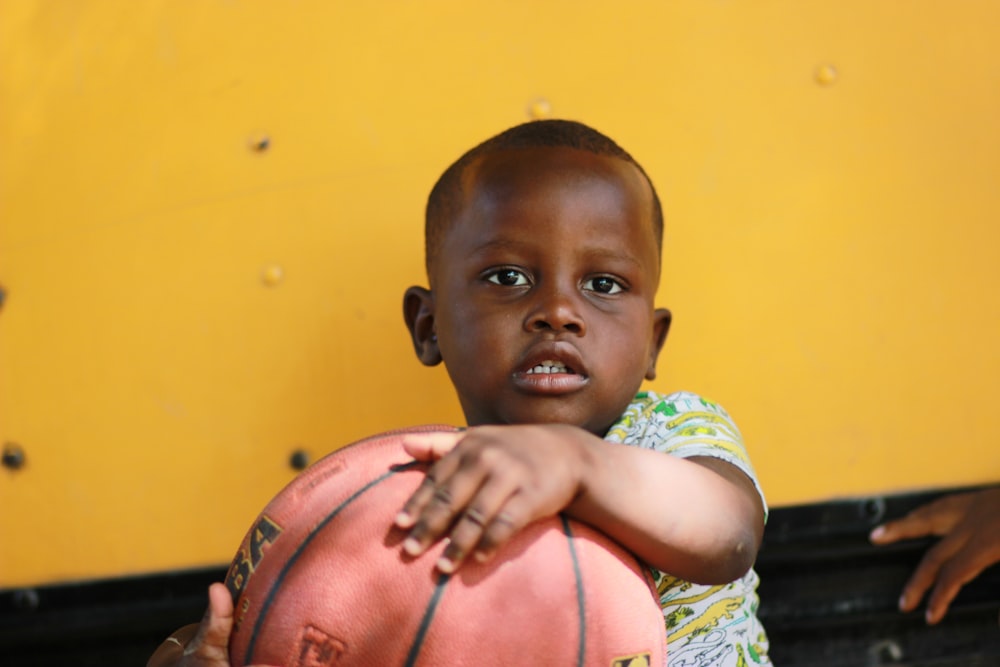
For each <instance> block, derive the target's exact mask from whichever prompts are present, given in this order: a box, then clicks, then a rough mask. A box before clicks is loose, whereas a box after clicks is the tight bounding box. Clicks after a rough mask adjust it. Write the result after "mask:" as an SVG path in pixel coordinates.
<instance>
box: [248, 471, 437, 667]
mask: <svg viewBox="0 0 1000 667" xmlns="http://www.w3.org/2000/svg"><path fill="white" fill-rule="evenodd" d="M418 465H420V462H419V461H413V462H411V463H405V464H400V465H396V466H393V467H392V468H390V469H389V472H386V473H384V474H382V475H380V476H379V477H376V478H375V479H373V480H372V481H370V482H368V483H367V484H365V485H364V486H362V487H361V488H360V489H358V490H357V491H355V492H354V493H353V494H351V495H350V496H349V497H348V498H347V499H346V500H344V502H342V503H340V504H339V505H337V506H336V507H335V508H333V511H331V512H330V513H329V514H327V515H326V517H325V518H324V519H323V520H322V521H321V522H320V523H318V524H317V525H316V527H315V528H313V529H312V530H311V531H309V534H308V535H306V537H305V538H304V539H303V540H302V542H300V543H299V546H298V547H296V548H295V551H293V552H292V555H291V556H290V557H289V558H288V560H287V561H285V564H284V565H283V566H282V568H281V570H280V571H279V572H278V575H277V576H276V577H275V578H274V582H273V583H272V584H271V587H270V588H269V589H268V591H267V595H265V596H264V602H263V604H262V605H261V608H260V612H259V613H258V614H257V620H256V622H255V623H254V626H253V631H252V632H251V633H250V639H249V640H248V641H247V650H246V658H245V661H246V662H247V663H251V662H253V657H254V651H255V650H256V644H257V635H258V634H259V632H260V629H261V626H262V625H263V624H264V621H265V620H266V619H267V612H268V610H269V609H270V608H271V604H272V603H273V602H274V598H275V595H276V594H277V590H278V588H280V586H281V583H282V582H283V581H284V579H285V576H287V574H288V572H289V570H291V569H292V567H293V566H294V565H295V562H296V561H297V560H298V559H299V556H301V555H302V552H304V551H305V549H306V547H307V546H309V543H310V542H312V540H313V538H314V537H316V535H317V534H318V533H319V532H320V531H321V530H322V529H323V528H325V527H326V525H327V524H328V523H330V522H331V521H333V520H334V519H335V518H336V517H337V515H338V514H340V513H341V512H342V511H343V510H344V508H345V507H347V506H348V505H350V504H351V503H352V502H354V501H355V500H357V499H358V498H359V497H361V495H362V494H364V493H365V492H366V491H368V490H369V489H371V488H372V487H374V486H377V485H378V484H380V483H382V482H383V481H385V480H387V479H388V478H390V477H392V476H393V475H395V474H396V473H397V472H402V471H404V470H410V469H412V468H415V467H417V466H418Z"/></svg>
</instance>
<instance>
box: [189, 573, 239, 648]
mask: <svg viewBox="0 0 1000 667" xmlns="http://www.w3.org/2000/svg"><path fill="white" fill-rule="evenodd" d="M232 629H233V599H232V597H231V596H230V595H229V590H228V589H227V588H226V587H225V586H224V585H223V584H220V583H214V584H212V585H211V586H209V587H208V609H206V610H205V616H204V618H202V620H201V625H200V626H198V632H197V633H196V634H195V636H194V638H192V639H191V641H190V642H188V645H187V647H186V648H185V649H184V655H185V656H192V657H195V658H198V659H200V660H207V661H212V662H217V663H221V664H228V663H229V635H230V633H231V632H232Z"/></svg>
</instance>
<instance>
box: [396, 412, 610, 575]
mask: <svg viewBox="0 0 1000 667" xmlns="http://www.w3.org/2000/svg"><path fill="white" fill-rule="evenodd" d="M587 437H593V436H590V434H588V433H586V432H584V431H582V430H580V429H577V428H574V427H570V426H558V425H547V426H542V425H518V426H480V427H475V428H472V429H469V430H468V431H465V432H460V433H431V434H413V435H408V436H406V437H405V438H404V439H403V448H404V449H405V450H406V451H407V453H409V454H410V455H411V456H413V457H414V458H415V459H417V460H421V461H436V463H434V465H433V466H432V467H431V469H430V470H429V471H428V473H427V477H426V479H424V481H423V483H422V484H421V485H420V487H419V488H418V489H417V490H416V491H415V492H414V494H413V495H412V496H411V497H410V499H409V500H408V501H407V502H406V504H405V505H404V507H403V509H402V511H401V512H400V513H399V515H398V516H397V517H396V525H397V526H398V527H400V528H402V529H404V530H405V529H409V530H410V534H409V536H408V537H407V539H406V541H405V542H404V543H403V549H404V550H405V551H406V552H407V553H408V554H410V555H411V556H417V555H419V554H421V553H423V552H424V551H426V550H427V548H428V547H430V545H432V544H433V543H434V542H436V541H437V540H438V539H440V538H442V537H444V536H445V535H447V537H448V540H449V542H448V546H447V547H446V548H445V550H444V553H443V554H442V556H441V558H440V559H439V560H438V562H437V567H438V569H439V570H441V571H442V572H446V573H450V572H454V571H455V570H456V569H457V568H458V567H459V566H460V565H461V564H462V561H463V560H465V558H466V557H467V556H469V554H473V557H474V558H476V560H478V561H481V562H482V561H486V560H488V559H489V558H490V557H492V556H493V554H494V553H495V552H496V550H497V548H498V547H499V546H500V545H502V544H503V543H505V542H506V541H507V540H509V539H510V538H511V536H513V535H514V534H515V533H516V532H517V531H519V530H520V529H521V528H523V527H524V526H526V525H527V524H529V523H531V522H532V521H535V520H536V519H540V518H542V517H546V516H552V515H554V514H557V513H558V512H560V511H561V510H563V509H564V508H566V507H567V506H568V505H569V504H570V503H571V502H572V501H573V499H574V498H575V497H576V495H577V494H578V493H579V490H580V480H581V479H582V469H583V466H584V460H585V457H586V451H587V448H586V443H587ZM449 531H450V532H449Z"/></svg>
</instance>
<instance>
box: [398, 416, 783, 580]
mask: <svg viewBox="0 0 1000 667" xmlns="http://www.w3.org/2000/svg"><path fill="white" fill-rule="evenodd" d="M456 445H457V446H456ZM404 447H406V448H407V450H408V451H409V452H410V453H411V454H412V455H414V456H415V457H416V458H419V459H424V460H433V459H440V460H438V462H437V463H436V464H435V465H434V467H433V468H432V469H431V471H430V472H429V474H428V477H427V480H425V483H424V484H423V485H421V487H420V488H419V489H418V490H417V492H416V493H415V494H414V496H413V497H412V498H411V499H410V500H409V501H408V502H407V504H406V505H405V506H404V508H403V511H402V512H401V513H400V516H399V518H398V519H397V525H398V526H400V527H401V528H404V529H410V536H409V538H408V539H407V540H406V542H404V548H405V549H406V550H407V551H409V552H410V553H411V554H417V553H420V552H422V551H423V550H424V549H426V548H427V547H428V546H429V545H430V544H432V543H433V542H434V541H436V540H437V539H439V538H441V537H444V536H445V535H446V534H447V536H448V537H449V539H450V544H449V546H448V547H447V548H446V550H445V552H444V559H443V561H444V562H442V563H440V564H439V567H442V569H444V570H445V571H449V570H451V569H454V567H457V565H459V564H460V563H461V561H462V560H463V559H464V558H465V557H466V556H467V555H468V554H470V553H473V552H474V553H475V556H476V557H477V558H479V559H484V558H488V557H489V556H490V555H491V554H492V553H493V552H494V551H495V550H496V548H497V547H498V546H499V545H501V544H503V542H505V541H506V540H507V539H509V537H510V536H511V535H513V534H514V533H515V532H516V531H517V530H520V529H521V528H522V527H523V526H525V525H526V524H528V523H529V522H531V521H534V520H536V519H539V518H541V517H544V516H550V515H553V514H555V513H557V512H561V511H564V512H565V513H566V514H568V515H570V516H572V517H574V518H577V519H579V520H582V521H585V522H587V523H589V524H591V525H593V526H595V527H596V528H598V529H600V530H601V531H603V532H604V533H606V534H607V535H609V536H610V537H612V538H613V539H615V540H616V541H618V542H619V543H620V544H622V545H623V546H624V547H626V548H628V549H629V550H631V551H632V552H633V553H635V554H636V555H637V556H639V557H640V558H641V559H643V560H644V561H646V562H647V563H648V564H650V565H652V566H653V567H655V568H657V569H659V570H663V571H666V572H669V573H670V574H673V575H674V576H677V577H681V578H683V579H686V580H688V581H692V582H696V583H706V584H715V583H726V582H729V581H732V580H734V579H736V578H738V577H740V576H741V575H743V574H744V573H745V572H746V571H747V570H748V569H749V568H750V566H751V565H752V564H753V561H754V558H755V557H756V554H757V549H758V546H759V544H760V539H761V535H762V534H763V527H764V518H763V517H764V510H763V505H762V503H761V500H760V496H759V495H758V493H757V491H756V490H755V489H754V487H753V485H752V483H751V482H750V480H749V478H748V477H747V476H746V475H745V474H744V473H743V472H741V471H740V470H738V469H737V468H735V467H734V466H732V465H730V464H728V463H725V462H723V461H719V460H715V459H710V458H706V457H699V458H691V459H682V458H679V457H675V456H670V455H667V454H664V453H661V452H656V451H650V450H646V449H642V448H638V447H630V446H626V445H617V444H611V443H608V442H605V441H604V440H602V439H600V438H598V437H596V436H594V435H592V434H590V433H588V432H586V431H584V430H583V429H579V428H576V427H572V426H565V425H524V426H490V427H477V428H473V429H470V430H469V431H467V432H466V433H465V434H423V435H414V436H407V438H406V439H405V440H404Z"/></svg>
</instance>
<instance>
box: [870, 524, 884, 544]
mask: <svg viewBox="0 0 1000 667" xmlns="http://www.w3.org/2000/svg"><path fill="white" fill-rule="evenodd" d="M883 535H885V526H876V527H875V530H873V531H872V532H870V533H869V534H868V539H870V540H872V541H876V540H878V539H879V538H881V537H882V536H883Z"/></svg>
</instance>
